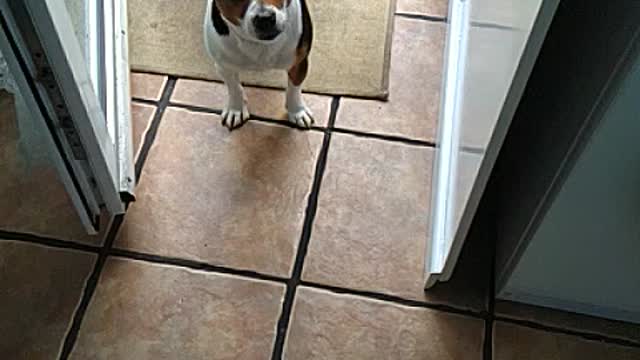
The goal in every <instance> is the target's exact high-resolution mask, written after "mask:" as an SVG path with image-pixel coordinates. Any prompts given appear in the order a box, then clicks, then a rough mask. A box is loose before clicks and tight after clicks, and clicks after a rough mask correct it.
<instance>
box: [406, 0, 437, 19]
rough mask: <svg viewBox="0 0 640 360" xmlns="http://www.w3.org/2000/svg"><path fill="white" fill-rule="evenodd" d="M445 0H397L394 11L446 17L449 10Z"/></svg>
mask: <svg viewBox="0 0 640 360" xmlns="http://www.w3.org/2000/svg"><path fill="white" fill-rule="evenodd" d="M448 7H449V1H447V0H398V4H397V6H396V11H397V12H401V13H409V14H419V15H427V16H437V17H446V16H447V13H448V11H449V8H448Z"/></svg>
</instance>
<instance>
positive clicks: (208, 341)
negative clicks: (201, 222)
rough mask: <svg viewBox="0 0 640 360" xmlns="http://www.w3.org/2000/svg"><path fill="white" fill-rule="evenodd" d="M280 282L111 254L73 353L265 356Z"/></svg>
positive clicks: (102, 355)
mask: <svg viewBox="0 0 640 360" xmlns="http://www.w3.org/2000/svg"><path fill="white" fill-rule="evenodd" d="M284 289H285V286H284V285H282V284H276V283H270V282H264V281H257V280H248V279H244V278H239V277H235V276H229V275H222V274H211V273H204V272H198V271H191V270H187V269H181V268H173V267H169V266H162V265H154V264H148V263H146V264H145V263H141V262H137V261H128V260H122V259H110V260H109V261H108V262H107V264H106V265H105V268H104V270H103V272H102V275H101V277H100V282H99V284H98V287H97V288H96V292H95V295H94V297H93V300H92V301H91V304H90V305H89V307H88V309H87V312H86V314H85V317H84V321H83V323H82V328H81V330H80V334H79V336H78V340H77V343H76V345H75V348H74V350H73V352H72V354H71V358H72V359H118V360H124V359H135V360H143V359H154V360H155V359H250V360H254V359H269V358H270V356H271V351H272V347H273V342H274V338H275V332H276V323H277V321H278V318H279V316H280V308H281V306H282V299H283V296H284Z"/></svg>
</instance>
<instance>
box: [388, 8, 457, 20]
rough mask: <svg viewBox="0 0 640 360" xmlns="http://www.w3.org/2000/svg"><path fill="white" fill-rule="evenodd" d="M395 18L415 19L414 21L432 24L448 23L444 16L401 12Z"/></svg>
mask: <svg viewBox="0 0 640 360" xmlns="http://www.w3.org/2000/svg"><path fill="white" fill-rule="evenodd" d="M395 16H398V17H403V18H407V19H413V20H423V21H430V22H447V18H446V17H443V16H432V15H424V14H413V13H406V12H401V11H397V12H396V13H395Z"/></svg>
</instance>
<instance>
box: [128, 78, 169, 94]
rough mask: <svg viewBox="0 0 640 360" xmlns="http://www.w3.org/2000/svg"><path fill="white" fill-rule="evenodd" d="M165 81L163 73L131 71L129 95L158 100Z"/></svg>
mask: <svg viewBox="0 0 640 360" xmlns="http://www.w3.org/2000/svg"><path fill="white" fill-rule="evenodd" d="M166 82H167V77H166V76H164V75H155V74H146V73H135V72H134V73H131V97H133V98H137V99H145V100H154V101H158V100H160V97H162V91H163V90H164V85H165V84H166Z"/></svg>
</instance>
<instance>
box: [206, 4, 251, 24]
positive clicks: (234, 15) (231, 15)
mask: <svg viewBox="0 0 640 360" xmlns="http://www.w3.org/2000/svg"><path fill="white" fill-rule="evenodd" d="M249 3H250V0H214V1H213V5H214V6H217V7H218V10H220V13H221V14H222V16H224V17H225V19H227V20H229V21H230V22H231V23H232V24H234V25H240V19H242V18H243V17H244V13H245V12H246V11H247V7H248V6H249Z"/></svg>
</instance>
